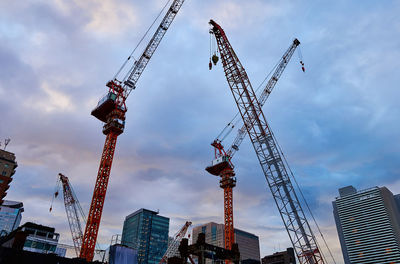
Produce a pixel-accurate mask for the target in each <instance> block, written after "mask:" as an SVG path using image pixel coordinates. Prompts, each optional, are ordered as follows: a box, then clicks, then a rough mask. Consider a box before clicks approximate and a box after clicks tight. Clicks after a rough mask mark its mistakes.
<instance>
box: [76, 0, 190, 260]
mask: <svg viewBox="0 0 400 264" xmlns="http://www.w3.org/2000/svg"><path fill="white" fill-rule="evenodd" d="M183 2H184V0H174V1H173V2H172V4H171V6H170V7H169V9H168V11H167V13H166V14H165V16H164V18H163V19H162V21H161V23H160V25H159V27H158V28H157V30H156V32H155V33H154V35H153V37H152V38H151V40H150V42H149V43H148V45H147V46H146V48H145V50H144V52H143V54H142V55H141V56H140V58H139V59H138V60H137V61H135V62H134V64H133V66H132V67H131V69H130V70H129V71H128V73H127V74H126V76H125V77H124V78H123V79H122V80H118V79H117V78H116V77H114V79H113V80H111V81H109V82H108V83H107V85H106V86H107V87H108V93H107V94H106V95H105V96H104V97H103V98H102V99H101V100H100V101H99V103H98V104H97V107H96V108H95V109H94V110H93V111H92V115H93V116H94V117H96V118H97V119H99V120H100V121H102V122H104V126H103V134H104V135H106V140H105V143H104V148H103V154H102V155H101V160H100V166H99V171H98V174H97V179H96V184H95V186H94V191H93V197H92V202H91V205H90V209H89V215H88V220H87V224H86V228H85V233H84V235H83V241H82V248H81V252H80V257H81V258H85V259H86V260H88V261H91V260H92V259H93V254H94V249H95V244H96V240H97V235H98V231H99V227H100V220H101V215H102V212H103V206H104V200H105V196H106V192H107V185H108V180H109V177H110V171H111V165H112V162H113V157H114V152H115V146H116V144H117V138H118V136H119V135H120V134H122V133H123V132H124V127H125V114H126V111H127V108H126V99H127V98H128V96H129V94H130V93H131V92H132V90H134V89H135V88H136V83H137V81H138V80H139V78H140V76H141V74H142V73H143V71H144V69H145V68H146V66H147V64H148V62H149V60H150V59H151V57H152V56H153V54H154V52H155V51H156V49H157V47H158V45H159V44H160V42H161V40H162V38H163V37H164V35H165V33H166V32H167V30H168V28H169V26H170V25H171V23H172V21H173V20H174V18H175V16H176V14H177V13H178V11H179V10H180V8H181V6H182V5H183ZM167 3H169V1H168V2H167ZM131 57H132V56H129V57H128V59H127V60H126V62H125V63H124V64H123V66H122V67H121V69H122V68H123V67H124V66H125V65H126V63H127V62H128V61H129V60H130V59H131ZM121 69H120V71H121ZM120 71H119V72H120ZM117 75H118V74H117Z"/></svg>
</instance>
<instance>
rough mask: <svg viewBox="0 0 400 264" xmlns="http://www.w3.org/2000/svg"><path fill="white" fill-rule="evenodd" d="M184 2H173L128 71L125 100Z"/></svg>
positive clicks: (177, 0)
mask: <svg viewBox="0 0 400 264" xmlns="http://www.w3.org/2000/svg"><path fill="white" fill-rule="evenodd" d="M184 1H185V0H175V1H174V2H173V3H172V5H171V6H170V8H169V9H168V11H167V13H166V14H165V16H164V18H163V20H162V21H161V23H160V25H159V26H158V28H157V30H156V32H155V33H154V35H153V37H152V38H151V40H150V42H149V43H148V44H147V47H146V49H145V50H144V52H143V54H142V55H141V56H140V58H139V59H138V60H137V61H136V62H135V63H134V64H133V66H132V68H131V70H130V71H129V73H128V75H127V78H126V79H125V80H124V81H123V84H124V90H125V99H126V98H127V97H128V96H129V94H130V93H131V91H132V90H133V89H135V88H136V83H137V81H138V80H139V78H140V76H141V75H142V73H143V71H144V69H145V68H146V66H147V64H148V63H149V61H150V59H151V57H152V56H153V54H154V52H155V51H156V49H157V47H158V45H159V44H160V42H161V40H162V38H163V37H164V35H165V33H166V32H167V30H168V28H169V26H170V25H171V23H172V21H173V20H174V18H175V16H176V14H177V13H178V11H179V9H180V8H181V6H182V5H183V2H184Z"/></svg>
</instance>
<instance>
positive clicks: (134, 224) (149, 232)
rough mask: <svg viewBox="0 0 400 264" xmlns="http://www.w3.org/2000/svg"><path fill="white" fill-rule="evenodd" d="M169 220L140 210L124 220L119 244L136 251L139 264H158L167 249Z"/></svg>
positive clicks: (154, 213)
mask: <svg viewBox="0 0 400 264" xmlns="http://www.w3.org/2000/svg"><path fill="white" fill-rule="evenodd" d="M168 233H169V218H167V217H164V216H160V215H158V212H154V211H151V210H147V209H144V208H142V209H140V210H138V211H136V212H134V213H132V214H130V215H128V216H127V217H126V218H125V221H124V227H123V230H122V239H121V240H122V241H121V243H122V244H123V245H125V246H128V247H131V248H133V249H136V250H137V251H138V263H139V264H158V263H159V262H160V260H161V258H162V257H163V255H164V253H165V251H166V250H167V248H168Z"/></svg>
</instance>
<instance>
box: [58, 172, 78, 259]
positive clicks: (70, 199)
mask: <svg viewBox="0 0 400 264" xmlns="http://www.w3.org/2000/svg"><path fill="white" fill-rule="evenodd" d="M60 185H61V186H62V189H63V194H64V205H65V212H66V213H67V219H68V224H69V228H70V230H71V235H72V241H73V243H74V249H75V253H76V255H77V256H79V251H80V248H81V245H82V238H83V234H82V225H81V219H82V220H83V221H84V222H85V214H84V213H83V210H82V207H81V205H80V203H79V200H78V198H77V197H76V195H75V192H74V190H73V189H72V186H71V184H70V182H69V179H68V177H67V176H65V175H63V174H62V173H59V174H58V179H57V185H56V191H55V192H54V196H53V200H52V202H51V206H50V212H51V211H52V209H53V201H54V198H57V196H58V194H59V188H60Z"/></svg>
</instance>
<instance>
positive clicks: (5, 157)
mask: <svg viewBox="0 0 400 264" xmlns="http://www.w3.org/2000/svg"><path fill="white" fill-rule="evenodd" d="M17 167H18V164H17V162H16V161H15V154H14V153H11V152H8V151H5V150H2V149H0V205H1V204H3V201H4V198H5V197H6V195H7V190H8V188H9V187H10V182H11V181H12V176H13V175H14V173H15V169H16V168H17Z"/></svg>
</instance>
